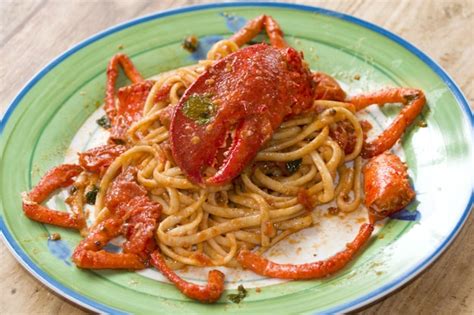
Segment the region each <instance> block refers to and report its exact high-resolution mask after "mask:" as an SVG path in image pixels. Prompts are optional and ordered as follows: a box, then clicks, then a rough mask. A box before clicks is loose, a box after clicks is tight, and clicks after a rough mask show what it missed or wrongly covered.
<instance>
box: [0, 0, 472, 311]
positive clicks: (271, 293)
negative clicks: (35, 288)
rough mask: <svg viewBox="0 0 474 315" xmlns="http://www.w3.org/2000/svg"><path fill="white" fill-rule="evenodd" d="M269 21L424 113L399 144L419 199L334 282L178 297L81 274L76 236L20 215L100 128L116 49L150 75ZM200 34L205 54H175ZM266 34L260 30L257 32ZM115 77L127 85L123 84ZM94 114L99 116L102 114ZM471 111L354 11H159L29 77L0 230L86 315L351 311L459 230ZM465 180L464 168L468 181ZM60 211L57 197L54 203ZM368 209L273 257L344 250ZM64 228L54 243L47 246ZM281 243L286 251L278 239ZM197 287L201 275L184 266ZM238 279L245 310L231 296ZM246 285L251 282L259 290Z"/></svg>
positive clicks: (467, 185)
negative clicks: (251, 22)
mask: <svg viewBox="0 0 474 315" xmlns="http://www.w3.org/2000/svg"><path fill="white" fill-rule="evenodd" d="M263 13H265V14H269V15H272V16H273V17H275V18H276V19H277V20H278V22H279V23H280V24H281V26H282V28H283V30H284V31H285V33H286V38H287V40H288V42H289V43H290V44H291V45H292V46H293V47H295V48H297V49H299V50H302V51H304V53H305V59H306V60H307V61H308V63H309V64H310V66H311V68H313V69H318V70H321V71H325V72H328V73H330V74H332V75H333V76H335V77H336V78H337V79H338V80H339V81H340V82H341V84H343V85H344V87H345V88H347V89H348V90H349V91H350V92H351V93H357V92H360V91H369V90H375V89H378V88H381V87H383V86H409V87H418V88H421V89H423V90H424V91H425V93H426V96H427V99H428V105H429V106H428V107H429V108H427V109H426V110H425V111H424V112H423V114H422V116H423V119H424V120H425V121H426V122H427V127H426V128H420V127H418V126H416V125H415V126H414V127H412V128H410V130H409V131H408V132H407V133H406V134H405V136H404V138H403V141H402V142H401V145H400V146H399V148H397V151H398V152H399V153H400V155H402V156H404V158H405V160H406V161H407V163H408V165H409V168H410V177H411V179H412V182H413V185H414V187H415V190H416V192H417V200H416V201H415V202H413V203H412V204H410V205H409V206H408V207H407V209H406V210H404V211H402V212H401V213H400V214H399V215H397V216H396V217H394V218H392V219H391V220H388V221H387V222H383V224H380V225H379V227H378V228H379V230H378V232H377V234H376V236H374V237H373V238H372V240H371V241H370V243H369V244H368V246H367V248H366V249H365V250H364V251H363V253H362V254H361V255H359V256H358V257H357V259H356V260H355V261H354V262H353V263H351V264H350V265H349V266H348V267H347V268H345V269H344V270H343V271H341V272H340V273H338V274H336V275H334V276H333V277H330V278H327V279H324V280H317V281H294V282H281V281H273V282H272V281H267V280H266V279H263V278H260V277H256V276H255V275H253V276H249V275H245V274H244V273H242V274H239V273H237V274H231V275H229V277H228V281H227V284H226V285H227V289H228V290H227V291H226V292H225V293H224V294H223V297H222V298H221V300H220V301H218V302H217V303H216V304H215V305H203V304H199V303H196V302H194V301H192V300H189V299H187V298H186V297H184V296H183V295H182V294H180V293H179V292H178V291H177V290H176V289H175V288H174V286H172V285H170V284H168V283H167V282H165V281H164V280H163V279H162V278H160V277H159V276H158V275H157V273H156V272H153V271H146V272H140V273H135V272H124V271H101V272H92V271H84V270H79V269H77V268H76V267H75V266H74V265H73V264H72V263H71V260H70V254H71V251H72V250H73V248H74V247H75V246H76V245H77V243H78V242H79V240H80V237H79V235H78V234H77V233H75V232H72V231H65V230H63V229H59V228H55V227H51V226H46V225H42V224H39V223H36V222H33V221H30V220H28V219H27V218H26V217H24V215H23V213H22V210H21V201H20V193H21V192H22V191H27V190H29V189H30V188H31V187H32V185H34V184H35V183H36V182H37V181H38V179H39V178H40V176H41V175H42V174H44V172H45V171H46V170H48V169H50V168H51V167H53V166H54V165H57V164H60V163H62V162H63V161H64V160H65V159H69V158H71V156H74V155H75V150H81V149H83V148H86V147H88V146H91V145H92V144H93V143H94V141H97V139H98V137H99V135H98V133H99V131H98V130H97V128H98V127H97V126H96V125H95V124H94V115H99V112H98V106H99V105H100V103H101V102H102V100H103V97H104V82H105V69H106V65H107V62H108V60H109V58H110V57H111V56H112V55H114V54H115V53H117V52H118V51H121V52H124V53H126V54H128V55H129V56H130V57H131V58H132V60H133V62H134V63H135V64H136V66H137V67H138V69H139V70H140V71H141V72H142V74H143V75H144V76H145V77H150V76H153V75H155V74H157V73H160V72H162V71H166V70H170V69H173V68H176V67H179V66H184V65H188V64H191V63H194V62H196V60H198V59H200V58H203V57H204V56H205V53H206V50H207V49H208V48H209V47H210V45H212V43H214V42H215V41H217V40H219V39H221V38H224V37H227V36H229V35H230V34H231V33H233V32H234V31H236V30H237V29H239V28H240V27H241V26H242V25H243V24H244V23H245V22H246V21H247V20H248V19H250V18H253V17H256V16H257V15H259V14H263ZM191 34H194V35H197V36H198V37H199V38H200V42H201V46H200V49H199V50H198V51H197V52H195V53H193V54H192V55H190V54H189V53H188V52H186V51H185V50H183V49H182V48H181V42H182V40H183V38H184V37H185V36H188V35H191ZM262 39H263V37H262ZM119 84H126V81H125V80H122V82H119ZM398 110H399V108H398V107H395V106H387V107H386V108H384V110H383V112H382V113H380V112H378V111H377V110H376V109H372V110H371V111H370V112H369V114H368V117H369V119H371V120H372V122H374V124H375V125H376V126H378V127H379V128H380V127H383V126H385V125H386V124H387V123H388V122H389V121H390V120H391V119H392V118H393V117H394V116H395V115H396V113H397V111H398ZM99 111H100V110H99ZM472 126H473V116H472V113H471V111H470V109H469V106H468V103H467V101H466V99H465V98H464V96H463V95H462V93H461V91H460V90H459V88H458V87H457V86H456V84H455V83H454V82H453V81H452V80H451V78H450V77H449V76H448V75H447V74H446V73H445V72H444V71H443V70H442V69H441V68H440V67H439V66H438V65H437V64H436V63H435V62H433V61H432V60H431V59H430V58H429V57H427V56H426V55H425V54H423V53H422V52H421V51H419V50H418V49H416V48H415V47H414V46H412V45H411V44H409V43H407V42H406V41H404V40H403V39H401V38H399V37H397V36H396V35H394V34H392V33H390V32H388V31H386V30H383V29H381V28H379V27H377V26H375V25H372V24H369V23H367V22H364V21H361V20H359V19H356V18H354V17H351V16H347V15H343V14H339V13H336V12H332V11H327V10H323V9H319V8H314V7H308V6H300V5H293V4H282V3H278V4H272V3H226V4H211V5H204V6H195V7H188V8H182V9H177V10H172V11H166V12H161V13H157V14H154V15H150V16H146V17H143V18H139V19H137V20H133V21H131V22H127V23H125V24H121V25H119V26H116V27H113V28H111V29H108V30H106V31H104V32H102V33H100V34H97V35H95V36H93V37H92V38H90V39H88V40H86V41H84V42H82V43H80V44H78V45H77V46H75V47H74V48H72V49H71V50H69V51H67V52H65V53H64V54H62V55H61V56H60V57H58V58H57V59H56V60H54V61H53V62H51V63H50V64H49V65H48V66H46V67H45V68H44V69H43V70H42V71H40V73H38V74H37V75H36V76H35V77H34V78H33V79H32V80H31V81H30V82H29V83H28V84H27V85H26V87H25V88H24V89H23V90H22V91H21V92H20V93H19V94H18V96H17V97H16V98H15V99H14V100H13V102H12V104H11V106H10V107H9V109H8V111H7V112H6V114H5V117H4V118H3V120H2V122H1V126H0V132H1V135H2V136H1V142H0V152H1V160H0V195H1V196H2V198H1V205H0V227H1V231H2V234H3V238H4V240H5V242H6V244H7V245H8V247H9V248H10V249H11V251H12V252H13V254H14V255H15V256H16V258H17V259H18V260H19V261H20V262H21V263H22V264H23V265H24V266H25V267H26V268H27V269H28V270H29V271H30V272H31V273H32V274H33V275H34V276H36V277H37V278H38V279H39V280H40V281H42V282H43V283H44V284H46V285H47V286H48V287H50V288H51V289H53V290H54V291H56V292H57V293H59V294H61V295H62V296H64V297H66V298H68V299H70V300H72V301H74V302H76V303H78V304H80V305H82V306H84V307H86V308H89V309H91V310H94V311H101V312H117V313H118V312H135V313H145V312H161V313H164V314H170V313H171V312H175V313H184V312H185V313H190V312H205V313H208V314H214V313H215V314H222V313H223V312H225V313H229V314H230V313H237V312H238V313H240V314H242V313H252V314H255V313H258V312H264V311H267V312H269V311H271V312H272V313H275V314H277V313H284V314H288V313H314V312H343V311H349V310H353V309H355V308H358V307H360V306H362V305H365V304H368V303H370V302H373V301H374V300H376V299H378V298H380V297H382V296H384V295H386V294H388V293H389V292H391V291H393V290H395V289H396V288H398V287H400V286H401V285H403V284H404V283H406V282H407V281H409V280H410V279H412V278H413V277H415V276H416V275H417V274H419V273H420V272H421V271H423V270H424V269H425V268H426V267H427V266H428V265H429V264H430V263H432V262H433V261H434V260H435V259H436V258H437V257H438V256H439V255H440V254H441V252H443V251H444V250H445V249H446V248H447V246H448V245H449V244H450V242H451V241H452V240H453V239H454V237H455V236H456V234H457V233H458V232H459V230H460V228H461V227H462V225H463V223H464V221H465V220H466V218H467V216H468V215H469V212H470V209H471V206H472V202H473V176H472V174H473V173H474V170H473V169H474V160H473V143H474V136H473V127H472ZM469 174H470V175H469ZM51 202H52V203H54V205H55V206H58V207H63V208H64V203H63V202H62V198H61V196H60V195H58V196H55V197H54V198H52V200H51ZM361 216H364V214H363V213H356V214H354V215H353V216H350V217H347V218H332V219H327V220H326V219H325V218H324V217H322V218H321V224H319V225H318V226H316V227H315V228H313V229H310V230H309V231H306V232H304V233H307V234H304V233H303V234H300V235H299V236H295V238H294V239H292V241H291V242H289V241H287V243H284V244H283V245H284V246H283V245H282V246H281V248H282V250H281V251H273V252H270V255H272V257H274V258H275V259H276V260H278V261H285V260H287V261H288V260H291V261H308V260H313V259H316V258H314V257H313V256H315V255H317V258H322V257H324V256H327V255H329V254H330V253H334V252H335V251H337V250H338V249H340V248H341V246H342V244H344V242H345V241H347V240H348V239H350V238H351V237H352V235H353V234H354V233H355V231H356V230H355V228H354V225H355V223H357V222H358V220H360V217H361ZM53 232H59V233H61V235H62V238H61V240H60V241H57V242H52V241H48V240H47V236H48V234H50V233H53ZM285 244H286V245H285ZM184 276H185V277H187V278H188V279H194V280H195V281H200V280H202V279H203V274H202V272H201V273H199V272H196V271H192V270H191V271H188V272H187V273H186V274H184ZM239 283H243V284H244V285H245V286H246V287H247V288H248V290H249V294H248V297H247V298H246V299H245V300H244V301H243V302H241V303H240V304H232V303H230V302H229V301H228V300H227V298H226V296H227V294H229V293H233V292H235V289H234V288H235V286H236V285H237V284H239ZM255 287H260V288H261V292H259V293H258V292H257V290H255Z"/></svg>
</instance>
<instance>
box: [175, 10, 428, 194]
mask: <svg viewBox="0 0 474 315" xmlns="http://www.w3.org/2000/svg"><path fill="white" fill-rule="evenodd" d="M263 28H265V30H266V32H267V35H268V37H269V39H270V44H271V45H266V44H255V45H251V46H248V47H244V48H241V49H239V50H237V51H236V52H234V53H232V54H230V55H228V56H226V57H224V58H222V59H220V60H218V61H217V62H215V63H214V64H213V65H212V66H211V67H210V68H209V69H208V70H207V71H205V72H204V73H203V74H201V75H200V76H199V77H198V78H197V79H196V80H195V81H194V82H193V83H192V84H191V86H189V88H188V89H187V90H186V91H185V93H184V95H183V96H182V97H181V99H180V101H179V103H178V104H177V106H176V107H175V109H174V111H173V113H172V117H171V125H170V144H171V150H172V154H173V158H174V160H175V162H176V164H177V165H178V166H179V167H180V168H181V169H182V170H183V172H184V173H185V174H186V175H187V177H188V178H189V179H190V180H191V181H193V182H195V183H196V184H201V185H222V184H226V183H229V182H230V181H231V180H232V179H234V178H235V177H236V176H238V175H239V174H240V172H241V171H242V170H243V169H244V168H245V167H246V166H247V165H249V163H250V162H251V161H252V160H253V159H254V158H255V156H256V154H257V153H258V151H259V150H260V149H261V148H262V146H263V145H264V144H265V143H266V142H267V141H268V140H269V139H270V138H271V137H272V135H273V132H274V131H275V130H276V129H277V128H278V127H279V126H280V124H281V123H282V122H283V121H284V120H285V119H286V118H288V117H291V116H295V115H298V114H301V113H304V112H307V111H310V110H314V106H313V101H314V100H317V99H325V100H336V101H344V100H345V101H346V102H349V103H352V104H353V105H354V106H355V109H356V110H361V109H363V108H365V107H366V106H368V105H371V104H379V105H383V104H385V103H389V102H390V103H395V102H401V103H403V104H404V105H407V106H405V107H404V109H403V110H402V111H401V112H400V114H399V116H398V117H397V118H396V119H395V120H394V122H393V123H392V124H391V125H390V126H389V127H388V128H387V129H386V130H385V131H383V132H382V134H380V135H379V136H378V137H377V138H376V139H375V140H373V141H372V142H369V143H364V145H363V148H362V153H361V154H362V156H363V157H365V158H370V157H373V156H376V155H378V154H380V153H382V152H384V151H386V150H388V149H390V148H391V147H392V146H393V145H394V144H395V143H396V141H397V140H398V139H399V138H400V136H401V135H402V134H403V132H404V130H405V129H406V128H407V127H408V126H409V125H410V124H411V123H412V122H413V120H414V119H415V118H416V116H417V115H418V114H419V113H420V112H421V110H422V109H423V106H424V104H425V97H424V94H423V92H422V91H421V90H416V89H407V88H391V89H385V90H382V91H379V92H375V93H368V94H363V95H358V96H355V97H352V98H349V99H346V93H345V92H344V91H343V90H342V89H341V87H340V86H339V84H338V83H337V82H336V81H335V80H334V79H333V78H331V77H330V76H329V75H327V74H324V73H322V72H316V73H311V71H310V69H309V67H308V65H307V64H306V62H305V61H304V59H303V54H302V53H299V52H297V51H296V50H295V49H294V48H292V47H289V46H288V45H287V43H286V42H285V40H284V39H283V32H282V30H281V28H280V27H279V25H278V24H277V22H276V21H275V20H274V19H273V18H272V17H270V16H265V15H262V16H259V17H257V18H255V19H254V20H251V21H250V22H248V24H247V25H246V26H245V27H244V28H242V29H241V30H240V31H238V32H237V33H235V34H234V35H233V36H232V37H231V38H230V40H231V41H233V42H235V43H236V44H237V45H238V46H242V45H244V44H245V43H247V42H248V41H250V40H251V39H252V38H253V37H255V36H256V35H257V34H258V33H259V32H260V31H261V30H262V29H263ZM209 173H211V174H213V175H212V176H210V177H204V176H203V175H204V174H209Z"/></svg>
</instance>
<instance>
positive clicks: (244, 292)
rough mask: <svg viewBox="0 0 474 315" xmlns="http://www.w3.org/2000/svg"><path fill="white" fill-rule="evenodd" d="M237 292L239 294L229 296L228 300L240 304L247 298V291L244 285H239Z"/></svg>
mask: <svg viewBox="0 0 474 315" xmlns="http://www.w3.org/2000/svg"><path fill="white" fill-rule="evenodd" d="M237 291H238V293H237V294H229V295H227V299H228V300H229V301H231V302H232V303H236V304H239V303H240V302H241V301H242V300H243V299H244V298H245V297H246V296H247V290H246V289H245V288H244V286H243V285H239V286H238V288H237Z"/></svg>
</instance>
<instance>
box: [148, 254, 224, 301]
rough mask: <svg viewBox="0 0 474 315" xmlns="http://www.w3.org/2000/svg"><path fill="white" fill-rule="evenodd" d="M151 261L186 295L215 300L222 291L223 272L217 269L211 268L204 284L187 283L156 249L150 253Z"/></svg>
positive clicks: (199, 299)
mask: <svg viewBox="0 0 474 315" xmlns="http://www.w3.org/2000/svg"><path fill="white" fill-rule="evenodd" d="M151 263H152V265H153V266H155V268H156V269H158V270H159V271H160V272H161V273H162V274H163V275H164V276H165V277H166V278H168V279H169V280H170V281H171V282H173V283H174V284H175V285H176V287H177V288H178V289H179V290H180V291H181V292H182V293H183V294H184V295H186V296H187V297H189V298H191V299H194V300H198V301H200V302H203V303H214V302H216V301H217V300H218V299H219V298H220V296H221V295H222V292H223V291H224V274H223V273H222V272H220V271H219V270H211V271H209V275H208V284H207V285H206V286H201V285H197V284H194V283H189V282H187V281H185V280H183V279H182V278H180V277H179V276H178V275H177V274H176V273H175V272H174V271H173V270H172V269H171V268H170V267H168V266H167V265H166V262H165V260H164V259H163V257H161V255H160V253H159V252H158V251H154V252H153V253H152V254H151Z"/></svg>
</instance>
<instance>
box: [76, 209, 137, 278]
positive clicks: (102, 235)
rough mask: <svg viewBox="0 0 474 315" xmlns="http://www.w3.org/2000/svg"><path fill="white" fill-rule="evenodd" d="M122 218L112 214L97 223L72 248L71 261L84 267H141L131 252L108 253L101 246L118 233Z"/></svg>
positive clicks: (135, 255)
mask: <svg viewBox="0 0 474 315" xmlns="http://www.w3.org/2000/svg"><path fill="white" fill-rule="evenodd" d="M123 222H124V221H123V219H122V218H118V217H117V216H113V217H111V218H109V219H106V220H104V221H103V222H101V223H100V224H98V225H97V226H96V227H95V228H94V229H93V230H92V231H91V232H90V233H89V235H88V236H87V237H86V238H85V239H83V240H82V241H81V242H80V243H79V245H78V246H77V247H76V249H75V250H74V253H73V255H72V261H73V262H74V263H75V264H76V266H78V267H80V268H86V269H143V268H145V264H144V263H143V261H142V259H141V258H140V256H138V255H137V254H133V253H110V252H107V251H105V250H103V249H102V248H103V247H104V246H105V245H107V243H108V242H109V241H110V240H111V239H113V238H114V237H116V236H118V235H119V234H120V228H121V226H122V224H123Z"/></svg>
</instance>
